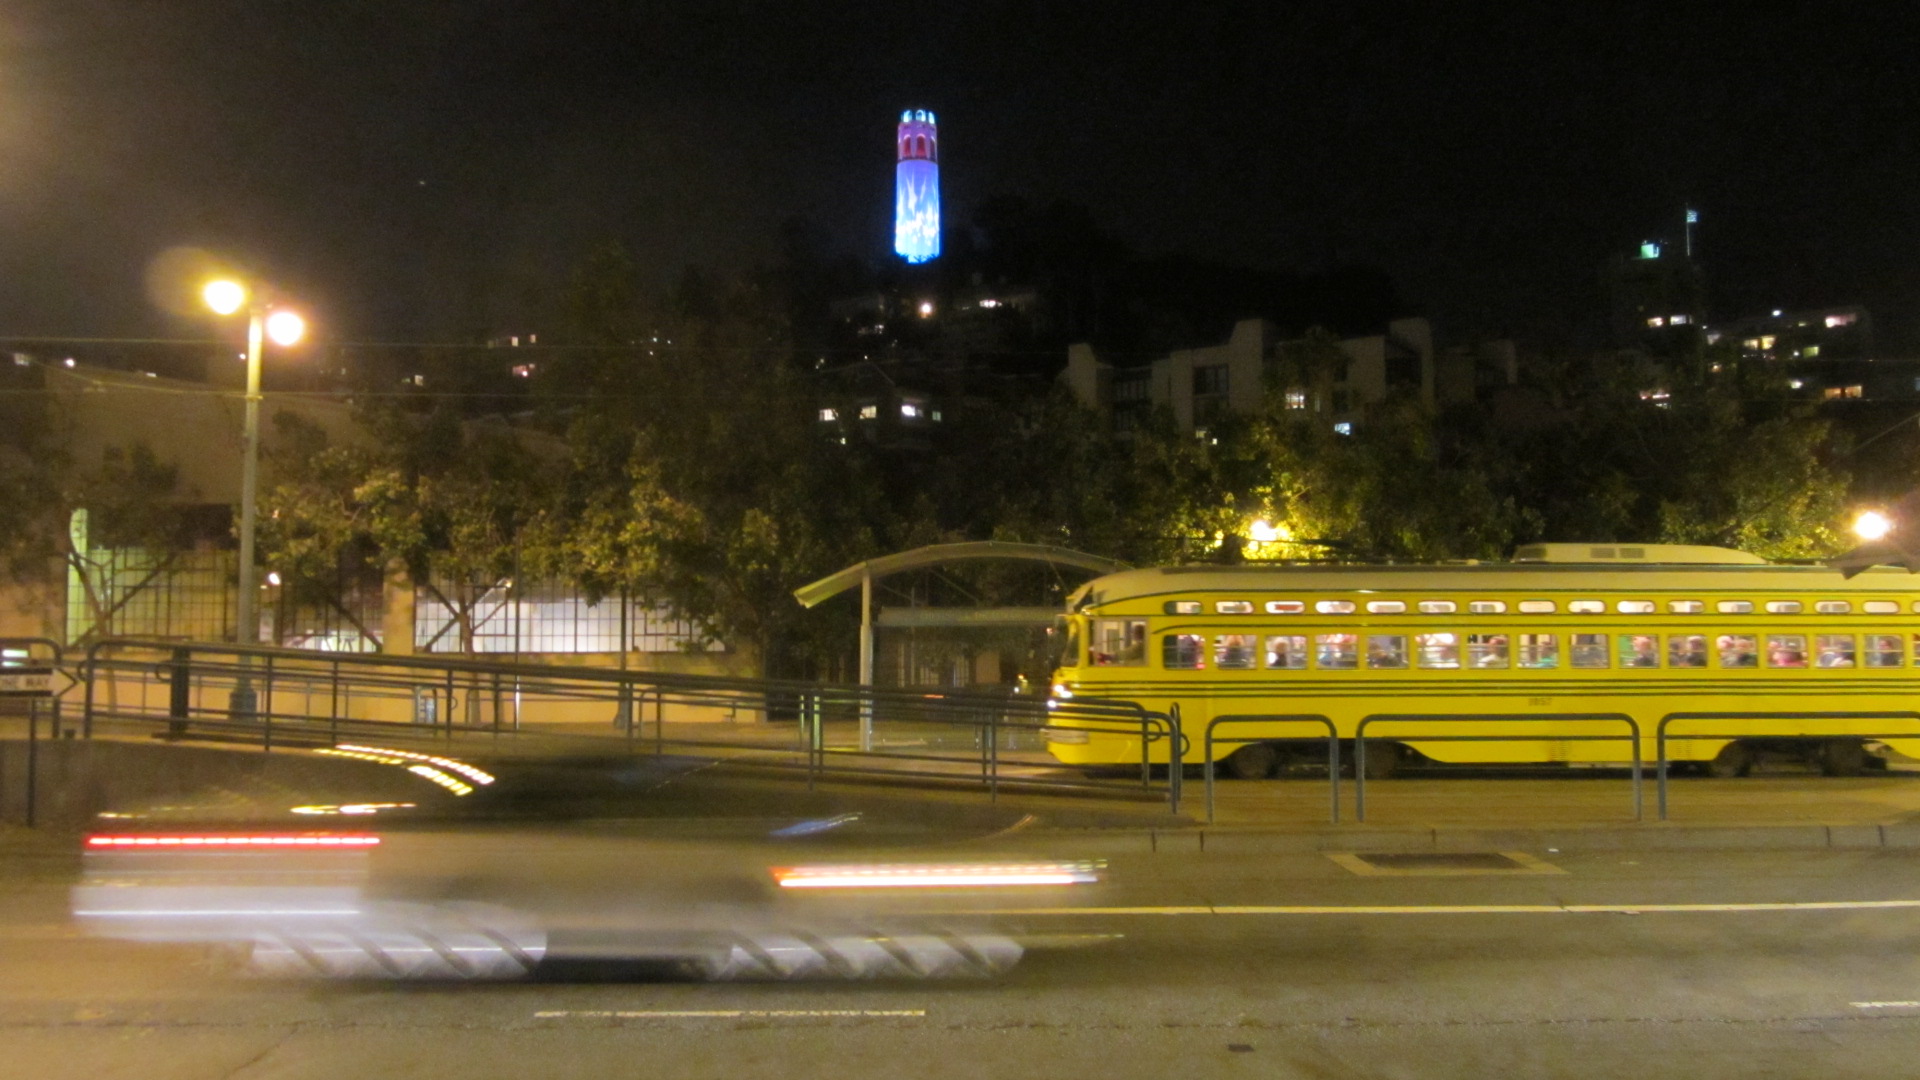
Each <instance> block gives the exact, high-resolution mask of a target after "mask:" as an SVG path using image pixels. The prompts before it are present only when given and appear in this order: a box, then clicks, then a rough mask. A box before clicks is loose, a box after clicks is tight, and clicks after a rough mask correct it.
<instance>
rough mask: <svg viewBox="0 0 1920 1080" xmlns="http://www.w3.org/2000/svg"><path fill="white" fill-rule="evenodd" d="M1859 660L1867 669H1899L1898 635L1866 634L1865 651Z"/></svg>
mask: <svg viewBox="0 0 1920 1080" xmlns="http://www.w3.org/2000/svg"><path fill="white" fill-rule="evenodd" d="M1860 659H1861V660H1862V661H1863V662H1864V663H1865V665H1866V666H1867V667H1899V666H1900V635H1899V634H1868V635H1867V642H1866V649H1865V651H1864V652H1862V653H1861V654H1860Z"/></svg>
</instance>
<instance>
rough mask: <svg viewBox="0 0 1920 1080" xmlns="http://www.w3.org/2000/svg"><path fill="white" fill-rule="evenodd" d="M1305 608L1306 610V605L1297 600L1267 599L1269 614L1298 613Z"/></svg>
mask: <svg viewBox="0 0 1920 1080" xmlns="http://www.w3.org/2000/svg"><path fill="white" fill-rule="evenodd" d="M1305 610H1307V605H1306V604H1305V603H1304V602H1302V601H1299V600H1269V601H1267V614H1269V615H1298V614H1300V613H1301V612H1303V611H1305Z"/></svg>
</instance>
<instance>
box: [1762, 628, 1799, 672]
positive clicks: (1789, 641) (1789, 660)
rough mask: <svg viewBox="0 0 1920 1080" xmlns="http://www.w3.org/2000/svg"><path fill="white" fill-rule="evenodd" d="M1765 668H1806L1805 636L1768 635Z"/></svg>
mask: <svg viewBox="0 0 1920 1080" xmlns="http://www.w3.org/2000/svg"><path fill="white" fill-rule="evenodd" d="M1767 666H1768V667H1777V668H1800V667H1806V666H1807V635H1805V634H1768V635H1767Z"/></svg>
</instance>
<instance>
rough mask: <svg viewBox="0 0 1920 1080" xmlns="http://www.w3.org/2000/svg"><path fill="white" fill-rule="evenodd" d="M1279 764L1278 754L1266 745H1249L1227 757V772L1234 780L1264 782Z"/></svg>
mask: <svg viewBox="0 0 1920 1080" xmlns="http://www.w3.org/2000/svg"><path fill="white" fill-rule="evenodd" d="M1279 764H1280V754H1279V752H1278V751H1276V750H1275V749H1274V748H1273V747H1271V746H1268V745H1267V744H1266V743H1249V744H1247V745H1246V746H1243V747H1241V748H1240V749H1238V750H1235V751H1234V752H1233V753H1231V754H1228V755H1227V772H1228V773H1230V774H1232V776H1233V778H1234V779H1236V780H1265V779H1266V778H1267V777H1269V776H1272V775H1273V770H1274V768H1275V767H1276V766H1278V765H1279Z"/></svg>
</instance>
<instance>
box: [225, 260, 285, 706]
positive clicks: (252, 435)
mask: <svg viewBox="0 0 1920 1080" xmlns="http://www.w3.org/2000/svg"><path fill="white" fill-rule="evenodd" d="M200 296H201V299H203V300H205V301H206V304H207V306H208V307H209V308H212V309H213V311H214V313H215V314H219V315H232V314H234V313H235V312H237V311H239V310H240V309H242V308H245V309H246V312H247V399H246V425H245V433H244V434H243V435H242V437H241V458H240V612H239V626H238V627H237V628H236V631H235V635H234V637H235V640H237V641H238V642H239V643H240V644H242V645H253V644H257V643H258V642H259V640H260V617H259V615H257V614H256V613H255V606H256V604H257V603H258V599H259V598H258V597H256V596H255V595H254V591H255V590H254V584H253V533H254V518H255V509H254V507H255V501H256V496H257V491H256V490H255V489H256V488H257V487H258V486H259V471H260V349H261V343H262V338H263V337H264V338H271V339H272V341H273V343H274V344H276V345H292V344H295V343H296V342H298V341H299V340H300V339H301V337H303V336H304V335H305V334H306V329H307V324H306V320H304V319H302V318H301V317H300V316H299V315H298V314H297V313H295V312H293V311H289V310H287V309H285V308H273V307H270V306H268V304H267V303H266V302H265V301H263V300H262V299H261V298H260V297H259V296H258V295H257V290H249V289H248V288H247V287H246V286H245V285H242V284H240V283H239V282H237V281H232V280H229V279H224V278H223V279H221V280H218V281H210V282H208V283H207V286H206V288H204V289H202V290H201V292H200ZM243 662H244V661H243ZM235 693H236V695H239V694H241V693H245V694H246V695H247V696H249V697H250V696H251V690H249V689H248V687H247V685H246V680H245V676H244V675H243V676H242V677H241V683H240V687H239V689H238V690H236V691H235ZM246 711H247V712H248V713H251V712H252V709H251V707H250V703H249V704H248V708H247V709H246Z"/></svg>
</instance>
